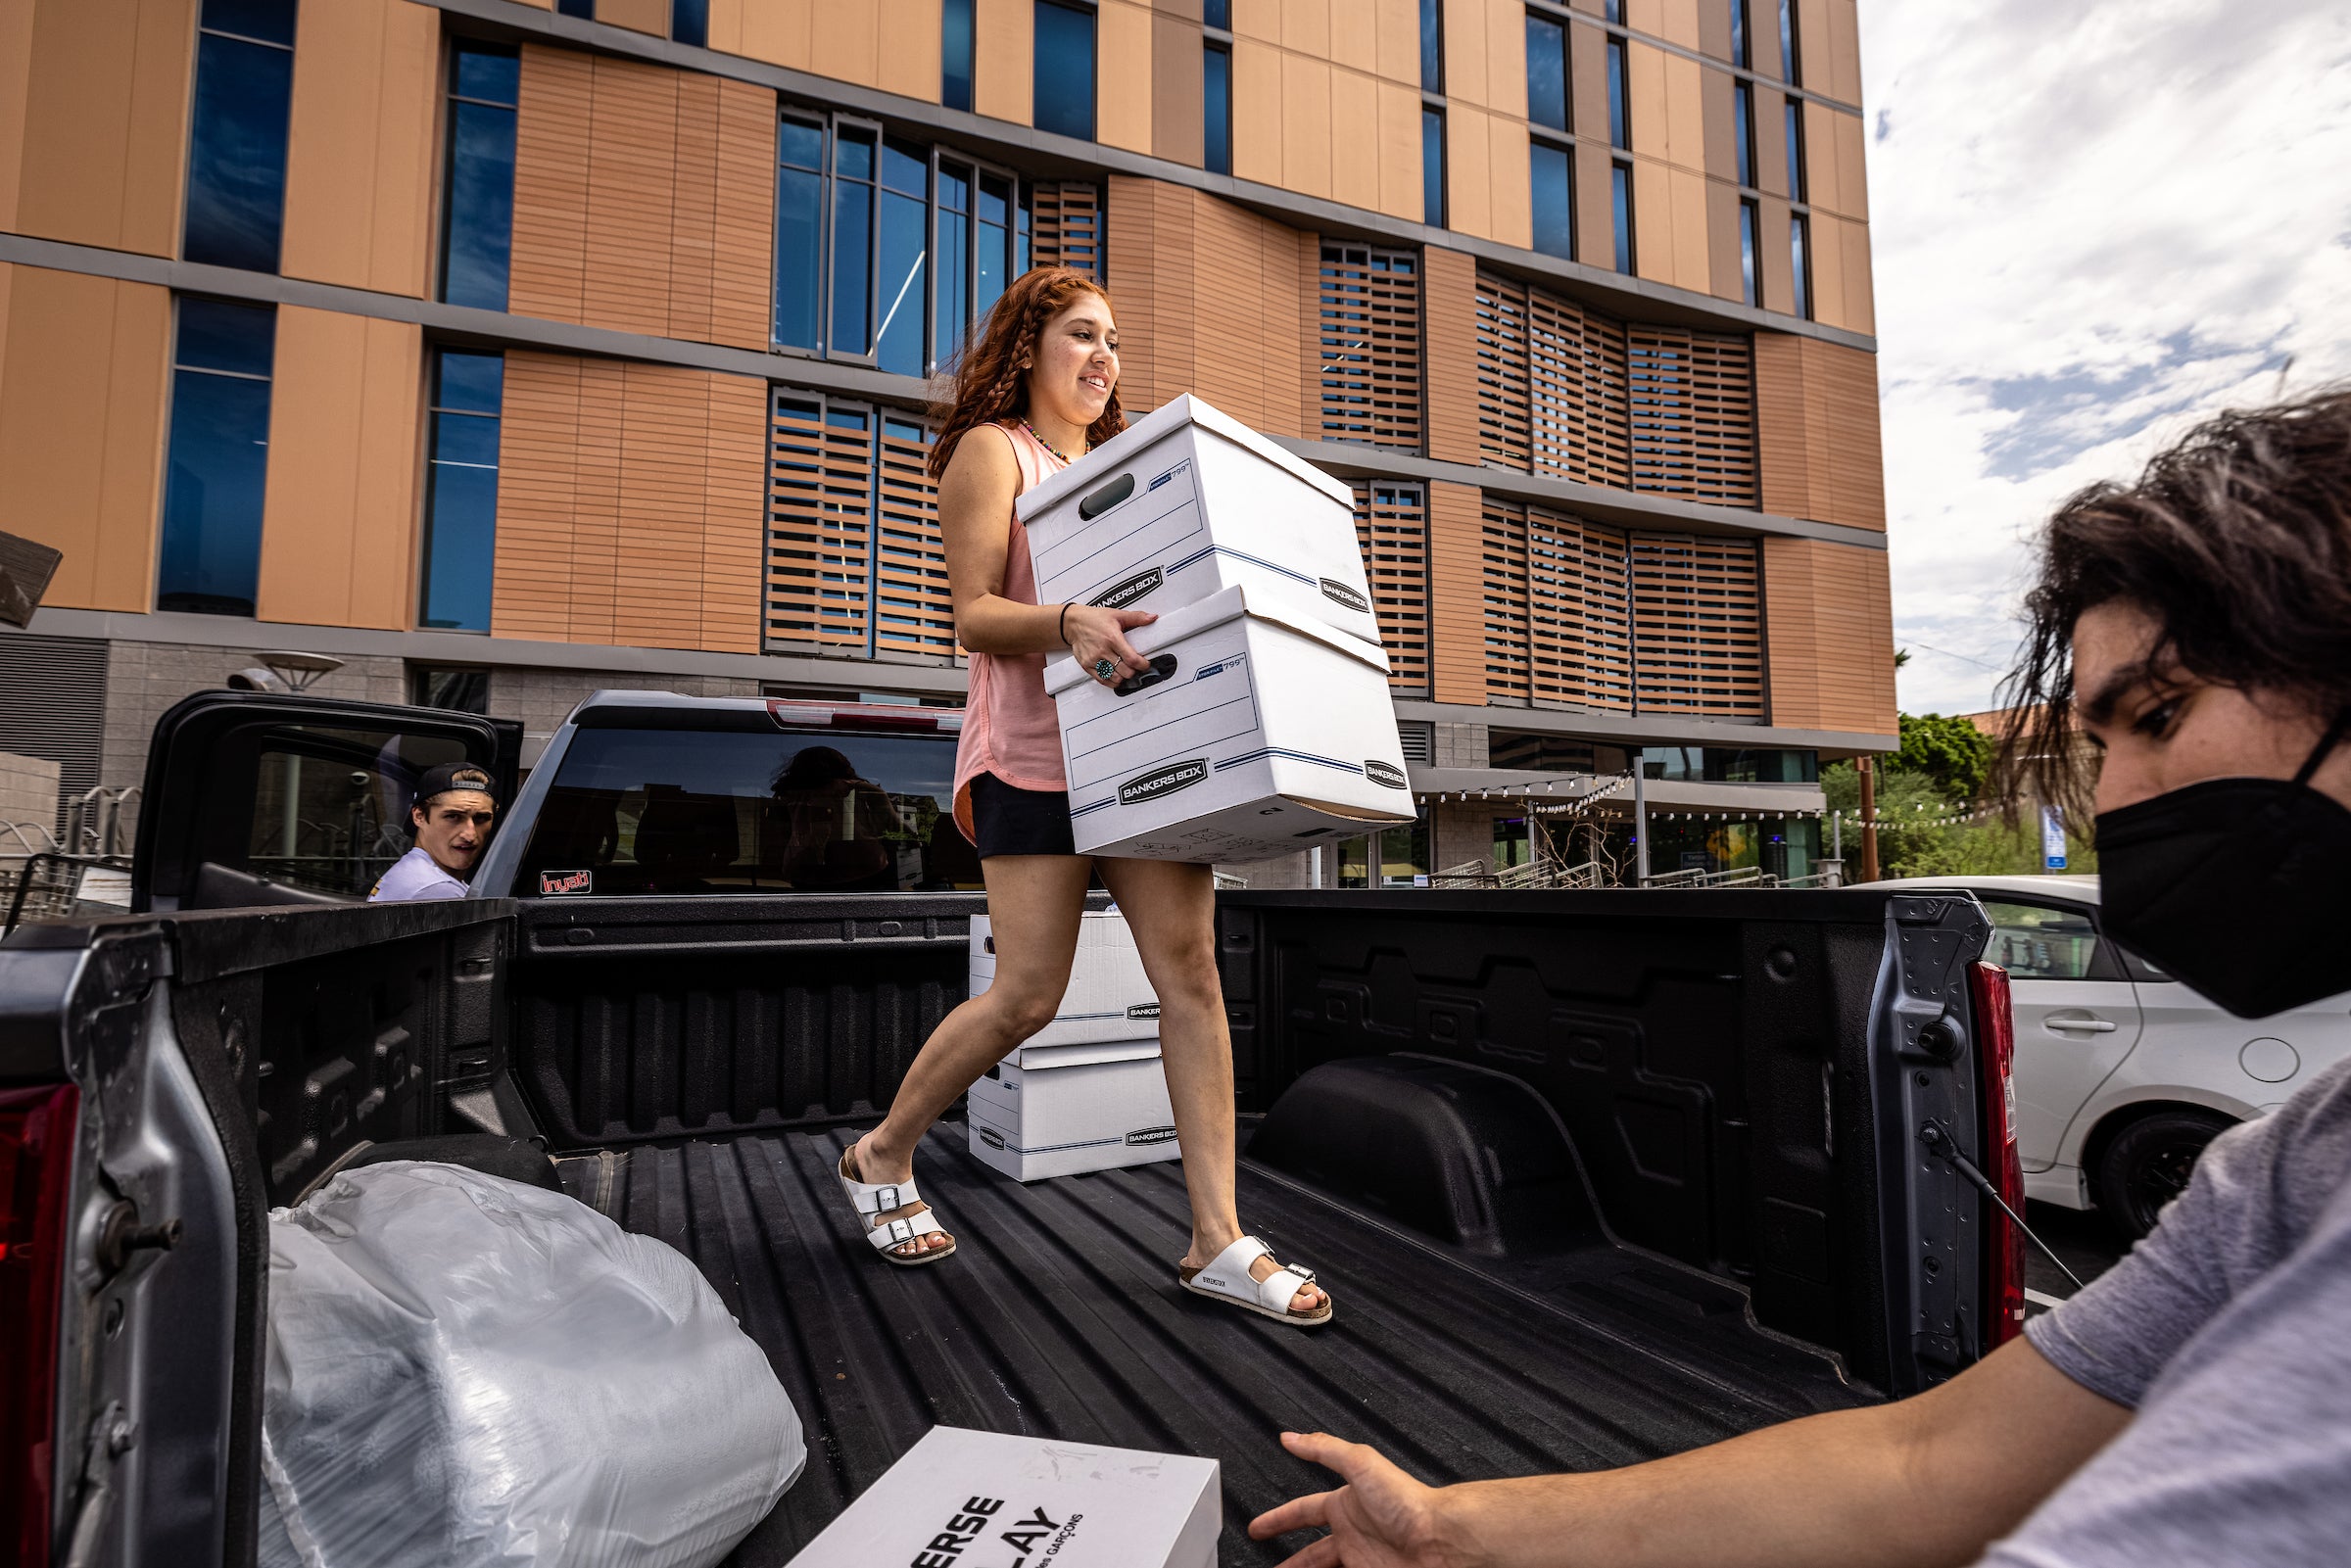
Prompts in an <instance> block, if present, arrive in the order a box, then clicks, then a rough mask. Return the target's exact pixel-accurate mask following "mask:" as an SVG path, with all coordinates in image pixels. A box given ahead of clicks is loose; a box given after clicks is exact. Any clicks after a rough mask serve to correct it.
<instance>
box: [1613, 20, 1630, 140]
mask: <svg viewBox="0 0 2351 1568" xmlns="http://www.w3.org/2000/svg"><path fill="white" fill-rule="evenodd" d="M1627 96H1628V95H1627V93H1626V91H1625V85H1624V40H1623V39H1621V38H1610V39H1609V40H1608V145H1609V146H1611V147H1626V148H1629V147H1631V146H1632V145H1633V122H1632V118H1631V116H1632V111H1631V109H1630V107H1629V106H1628V103H1627Z"/></svg>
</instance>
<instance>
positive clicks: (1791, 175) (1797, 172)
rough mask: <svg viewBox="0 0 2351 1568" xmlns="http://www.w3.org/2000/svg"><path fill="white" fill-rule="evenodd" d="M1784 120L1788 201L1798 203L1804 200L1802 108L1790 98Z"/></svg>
mask: <svg viewBox="0 0 2351 1568" xmlns="http://www.w3.org/2000/svg"><path fill="white" fill-rule="evenodd" d="M1785 118H1786V120H1787V124H1788V199H1789V200H1790V201H1792V202H1800V201H1803V200H1805V196H1804V111H1803V106H1802V105H1801V104H1799V103H1798V102H1797V101H1796V100H1795V99H1793V98H1791V99H1790V100H1788V107H1787V111H1786V115H1785Z"/></svg>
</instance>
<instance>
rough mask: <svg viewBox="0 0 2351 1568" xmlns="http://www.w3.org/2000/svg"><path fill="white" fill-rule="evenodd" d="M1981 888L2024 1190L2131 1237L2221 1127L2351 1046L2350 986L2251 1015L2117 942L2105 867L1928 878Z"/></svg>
mask: <svg viewBox="0 0 2351 1568" xmlns="http://www.w3.org/2000/svg"><path fill="white" fill-rule="evenodd" d="M1869 885H1871V886H1873V887H1902V888H1917V889H1920V890H1921V891H1930V890H1932V891H1946V892H1968V893H1973V894H1974V895H1975V896H1976V897H1977V898H1978V899H1980V900H1981V901H1982V902H1983V905H1984V909H1985V912H1986V913H1987V914H1989V915H1990V916H1991V927H1992V933H1991V947H1990V949H1989V950H1987V952H1986V953H1985V955H1984V956H1985V957H1986V958H1988V959H1990V960H1991V961H1992V962H1993V963H1996V964H1998V965H2000V966H2001V967H2002V968H2003V969H2005V970H2007V972H2008V978H2009V982H2010V983H2009V990H2010V994H2011V995H2012V997H2013V998H2014V1012H2015V1022H2016V1116H2017V1150H2018V1153H2019V1154H2020V1155H2021V1156H2022V1158H2023V1163H2024V1167H2025V1194H2026V1196H2027V1197H2030V1198H2036V1199H2039V1200H2041V1201H2042V1202H2045V1203H2053V1204H2059V1205H2062V1206H2063V1207H2065V1208H2067V1209H2097V1210H2099V1211H2101V1212H2104V1213H2105V1214H2106V1215H2107V1216H2108V1217H2109V1218H2110V1219H2111V1220H2112V1221H2113V1222H2114V1223H2115V1224H2116V1225H2117V1226H2118V1227H2119V1228H2121V1229H2122V1230H2123V1231H2124V1232H2125V1233H2127V1234H2129V1235H2132V1236H2143V1235H2145V1234H2146V1232H2147V1230H2148V1229H2149V1228H2150V1227H2151V1226H2152V1225H2153V1224H2154V1223H2155V1215H2156V1212H2158V1211H2159V1210H2161V1209H2162V1208H2163V1206H2164V1205H2165V1204H2166V1203H2169V1202H2170V1201H2171V1200H2172V1198H2174V1197H2175V1196H2177V1195H2178V1194H2179V1192H2180V1191H2181V1189H2182V1188H2183V1187H2185V1186H2186V1185H2187V1175H2188V1171H2189V1169H2190V1167H2192V1166H2193V1165H2194V1164H2195V1161H2196V1156H2197V1155H2199V1154H2201V1153H2202V1152H2203V1149H2204V1146H2205V1145H2206V1144H2207V1143H2210V1142H2211V1141H2212V1139H2213V1136H2214V1134H2216V1133H2218V1132H2220V1131H2221V1130H2222V1129H2223V1128H2225V1127H2227V1126H2229V1125H2230V1124H2231V1123H2232V1122H2237V1121H2243V1120H2247V1119H2250V1118H2251V1117H2258V1116H2262V1115H2265V1114H2267V1113H2268V1112H2270V1111H2273V1110H2275V1109H2277V1108H2278V1107H2279V1105H2281V1104H2283V1103H2284V1101H2285V1099H2286V1097H2287V1096H2288V1095H2290V1094H2292V1093H2293V1092H2294V1091H2295V1090H2296V1089H2297V1088H2299V1087H2301V1086H2302V1085H2303V1084H2305V1083H2307V1082H2309V1081H2310V1079H2311V1078H2312V1077H2314V1076H2315V1075H2317V1074H2318V1073H2319V1072H2321V1071H2323V1070H2325V1069H2327V1068H2329V1067H2331V1066H2333V1065H2334V1064H2335V1063H2336V1062H2339V1061H2341V1060H2342V1059H2343V1057H2345V1056H2346V1055H2351V996H2337V997H2331V998H2329V999H2327V1001H2324V1002H2318V1003H2314V1004H2312V1005H2311V1006H2309V1007H2305V1008H2297V1009H2295V1010H2294V1011H2292V1012H2289V1013H2280V1014H2279V1015H2277V1016H2276V1017H2274V1018H2266V1019H2240V1018H2237V1017H2235V1016H2234V1015H2233V1014H2231V1013H2229V1012H2227V1011H2225V1010H2224V1009H2223V1008H2221V1007H2220V1005H2219V1004H2217V1003H2215V1002H2211V1001H2207V1000H2206V999H2205V998H2204V997H2203V996H2202V995H2200V994H2199V993H2197V992H2195V991H2192V990H2190V989H2188V988H2187V987H2186V986H2185V985H2183V984H2182V983H2180V982H2179V981H2178V980H2175V979H2173V978H2172V977H2171V976H2169V975H2167V974H2164V973H2163V972H2162V971H2160V970H2158V969H2156V968H2155V967H2154V966H2153V965H2151V964H2148V963H2147V962H2145V961H2144V960H2142V959H2140V958H2138V957H2137V956H2136V955H2135V954H2132V953H2129V952H2126V951H2124V950H2123V949H2122V948H2121V947H2119V946H2117V945H2116V944H2115V943H2114V942H2113V941H2112V940H2110V939H2109V938H2108V937H2107V936H2106V935H2105V934H2104V933H2103V932H2102V931H2101V930H2100V928H2099V924H2098V879H2097V878H2095V877H1924V878H1912V879H1904V880H1897V881H1892V882H1873V883H1870V884H1869Z"/></svg>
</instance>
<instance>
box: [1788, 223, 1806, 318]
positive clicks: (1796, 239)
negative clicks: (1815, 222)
mask: <svg viewBox="0 0 2351 1568" xmlns="http://www.w3.org/2000/svg"><path fill="white" fill-rule="evenodd" d="M1811 238H1812V235H1811V225H1810V224H1808V223H1806V222H1805V221H1804V214H1801V213H1799V214H1796V215H1795V216H1794V217H1792V218H1790V219H1789V220H1788V275H1789V276H1790V277H1791V278H1792V279H1793V280H1794V281H1795V284H1796V313H1797V314H1798V315H1800V316H1802V317H1803V318H1804V319H1805V320H1807V321H1809V320H1810V319H1812V256H1811V249H1812V247H1811V244H1810V241H1811Z"/></svg>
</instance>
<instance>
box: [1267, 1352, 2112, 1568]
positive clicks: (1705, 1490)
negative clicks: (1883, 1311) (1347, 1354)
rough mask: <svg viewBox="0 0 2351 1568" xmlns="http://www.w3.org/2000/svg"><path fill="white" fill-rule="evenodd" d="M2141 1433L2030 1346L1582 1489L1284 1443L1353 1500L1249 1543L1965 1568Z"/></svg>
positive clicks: (1382, 1552) (1295, 1504)
mask: <svg viewBox="0 0 2351 1568" xmlns="http://www.w3.org/2000/svg"><path fill="white" fill-rule="evenodd" d="M2130 1419H2131V1412H2130V1411H2129V1410H2128V1409H2126V1408H2125V1407H2124V1406H2122V1405H2119V1404H2116V1403H2113V1402H2110V1401H2107V1400H2104V1399H2101V1398H2099V1397H2098V1396H2097V1395H2095V1394H2092V1393H2090V1392H2089V1391H2088V1390H2087V1389H2085V1388H2083V1387H2082V1386H2081V1385H2080V1384H2078V1383H2076V1382H2074V1381H2073V1379H2071V1378H2069V1377H2067V1376H2066V1375H2065V1374H2064V1373H2062V1372H2060V1371H2058V1370H2057V1369H2056V1368H2055V1367H2054V1366H2051V1365H2050V1364H2049V1363H2048V1361H2047V1360H2046V1359H2044V1358H2043V1357H2042V1356H2041V1354H2040V1353H2039V1351H2037V1350H2035V1349H2034V1348H2033V1347H2032V1345H2031V1344H2030V1343H2028V1342H2026V1341H2024V1340H2021V1339H2020V1340H2016V1341H2013V1342H2012V1343H2010V1344H2008V1345H2004V1346H2002V1347H2001V1348H2000V1349H1999V1350H1998V1351H1996V1352H1995V1353H1993V1354H1991V1355H1990V1356H1988V1357H1986V1358H1985V1359H1984V1360H1983V1361H1982V1362H1981V1363H1979V1364H1977V1365H1976V1366H1973V1367H1970V1368H1969V1369H1968V1370H1967V1371H1965V1372H1963V1373H1961V1374H1960V1375H1959V1376H1957V1377H1955V1378H1953V1379H1951V1381H1949V1382H1948V1383H1945V1384H1943V1385H1942V1386H1941V1387H1939V1388H1935V1389H1932V1390H1929V1391H1928V1392H1927V1393H1925V1394H1922V1395H1919V1396H1917V1397H1916V1398H1914V1399H1908V1400H1902V1401H1899V1402H1895V1403H1892V1404H1882V1405H1877V1406H1874V1407H1872V1408H1870V1409H1865V1410H1837V1411H1832V1412H1830V1413H1828V1414H1826V1415H1815V1416H1808V1417H1806V1418H1805V1419H1803V1420H1800V1421H1791V1422H1788V1423H1786V1424H1785V1425H1782V1426H1775V1427H1770V1428H1767V1429H1765V1430H1763V1431H1760V1432H1751V1433H1749V1434H1747V1435H1746V1436H1744V1437H1739V1438H1733V1439H1731V1440H1730V1441H1728V1442H1726V1443H1717V1444H1715V1445H1713V1446H1712V1447H1710V1448H1704V1449H1694V1450H1692V1451H1691V1452H1689V1453H1682V1454H1676V1455H1675V1456H1673V1457H1672V1458H1670V1459H1658V1460H1655V1461H1654V1462H1652V1463H1649V1464H1637V1465H1630V1466H1627V1467H1625V1468H1624V1469H1621V1470H1604V1471H1599V1472H1595V1473H1593V1474H1589V1475H1559V1476H1538V1477H1533V1478H1530V1479H1527V1480H1521V1481H1478V1482H1469V1483H1465V1484H1463V1485H1461V1486H1454V1487H1442V1488H1438V1487H1424V1486H1422V1485H1420V1483H1419V1482H1417V1481H1415V1480H1414V1479H1413V1478H1412V1477H1411V1476H1409V1475H1407V1474H1405V1473H1404V1472H1403V1471H1402V1470H1400V1469H1398V1468H1397V1467H1396V1466H1395V1465H1393V1464H1391V1463H1389V1462H1388V1461H1387V1460H1386V1459H1385V1458H1383V1457H1381V1456H1380V1455H1379V1454H1378V1453H1377V1452H1376V1451H1374V1450H1373V1449H1367V1448H1365V1447H1363V1446H1362V1445H1360V1444H1354V1443H1343V1442H1341V1441H1340V1440H1338V1439H1337V1438H1333V1437H1328V1436H1325V1435H1323V1434H1321V1433H1315V1434H1311V1435H1306V1436H1301V1435H1299V1434H1297V1433H1284V1434H1283V1435H1282V1444H1283V1446H1284V1447H1285V1448H1287V1449H1289V1450H1290V1451H1291V1452H1292V1453H1295V1454H1297V1455H1299V1456H1300V1457H1301V1458H1306V1459H1312V1460H1314V1461H1315V1462H1316V1463H1318V1464H1321V1465H1324V1466H1326V1467H1328V1468H1330V1469H1332V1470H1335V1471H1337V1472H1338V1474H1339V1475H1340V1477H1341V1478H1342V1479H1343V1480H1344V1481H1345V1483H1346V1484H1345V1485H1344V1486H1342V1487H1340V1488H1339V1489H1338V1490H1336V1491H1334V1492H1323V1493H1318V1494H1316V1495H1315V1496H1313V1497H1299V1498H1297V1499H1295V1500H1294V1501H1291V1502H1286V1503H1284V1504H1282V1505H1281V1506H1280V1507H1278V1508H1275V1509H1273V1510H1272V1511H1271V1512H1270V1513H1267V1514H1265V1515H1263V1516H1261V1517H1260V1518H1259V1519H1258V1520H1257V1521H1256V1522H1255V1523H1253V1524H1252V1525H1251V1526H1250V1527H1249V1533H1250V1535H1252V1536H1253V1537H1255V1538H1257V1539H1258V1540H1261V1541H1263V1540H1268V1539H1271V1537H1274V1536H1278V1535H1281V1534H1284V1533H1286V1532H1288V1531H1292V1530H1301V1529H1308V1528H1315V1527H1320V1528H1326V1529H1328V1530H1329V1531H1330V1534H1329V1535H1328V1536H1326V1537H1324V1538H1323V1539H1322V1540H1319V1541H1318V1542H1316V1543H1315V1544H1312V1545H1310V1546H1308V1547H1306V1548H1305V1549H1304V1550H1303V1551H1300V1552H1298V1553H1297V1554H1296V1555H1295V1556H1293V1557H1291V1558H1290V1559H1289V1560H1288V1562H1286V1563H1285V1564H1284V1565H1283V1568H1340V1565H1342V1564H1344V1565H1345V1568H1554V1565H1557V1568H1568V1565H1573V1568H1618V1565H1623V1568H1633V1565H1648V1564H1666V1563H1674V1564H1681V1563H1706V1564H1711V1565H1717V1568H1732V1565H1739V1568H1774V1565H1779V1564H1788V1565H1791V1568H1842V1565H1855V1568H1858V1565H1862V1564H1868V1565H1871V1568H1927V1565H1930V1564H1934V1565H1945V1564H1947V1565H1958V1564H1965V1563H1970V1562H1973V1561H1975V1560H1976V1558H1977V1557H1978V1556H1979V1555H1980V1554H1981V1553H1982V1552H1983V1550H1984V1548H1985V1547H1986V1546H1987V1545H1988V1544H1991V1542H1993V1541H1995V1540H1997V1539H1998V1538H1999V1537H2001V1536H2003V1535H2005V1534H2007V1533H2008V1532H2009V1531H2010V1530H2011V1529H2013V1528H2015V1526H2016V1525H2017V1524H2018V1523H2019V1522H2021V1521H2022V1520H2023V1519H2024V1517H2025V1516H2026V1515H2027V1514H2029V1513H2031V1512H2032V1511H2033V1509H2034V1508H2035V1507H2036V1506H2038V1505H2039V1502H2040V1500H2041V1499H2042V1498H2043V1497H2047V1496H2048V1495H2049V1494H2050V1493H2052V1492H2054V1491H2056V1490H2057V1488H2058V1487H2059V1486H2060V1485H2061V1484H2063V1483H2064V1481H2065V1479H2066V1478H2067V1477H2068V1476H2071V1475H2072V1474H2073V1473H2074V1472H2075V1471H2076V1470H2078V1469H2080V1468H2081V1467H2082V1465H2083V1464H2084V1463H2086V1462H2087V1460H2088V1459H2089V1457H2090V1456H2091V1455H2092V1454H2094V1453H2096V1452H2097V1451H2098V1449H2100V1448H2102V1447H2104V1446H2105V1444H2106V1443H2107V1442H2108V1440H2110V1439H2111V1438H2113V1437H2114V1435H2115V1434H2116V1433H2118V1432H2120V1431H2121V1430H2122V1429H2123V1427H2124V1426H2125V1425H2126V1424H2127V1423H2128V1422H2129V1421H2130Z"/></svg>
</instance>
